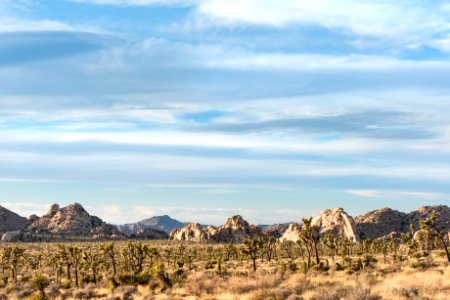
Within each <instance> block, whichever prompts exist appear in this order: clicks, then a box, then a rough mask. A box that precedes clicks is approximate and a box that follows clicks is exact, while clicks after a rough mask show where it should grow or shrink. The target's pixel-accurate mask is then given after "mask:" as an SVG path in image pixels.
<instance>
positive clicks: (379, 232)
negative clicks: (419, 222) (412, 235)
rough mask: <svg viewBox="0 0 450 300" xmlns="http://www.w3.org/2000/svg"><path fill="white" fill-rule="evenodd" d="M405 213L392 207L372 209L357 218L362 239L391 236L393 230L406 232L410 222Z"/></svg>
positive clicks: (357, 226) (357, 227)
mask: <svg viewBox="0 0 450 300" xmlns="http://www.w3.org/2000/svg"><path fill="white" fill-rule="evenodd" d="M407 219H408V218H407V215H406V214H405V213H402V212H399V211H397V210H393V209H390V208H382V209H378V210H374V211H370V212H368V213H366V214H364V215H361V216H357V217H356V218H355V223H356V229H357V230H358V232H359V234H360V237H361V239H376V238H383V237H389V235H391V234H392V233H393V232H405V231H407V230H408V228H409V223H408V220H407Z"/></svg>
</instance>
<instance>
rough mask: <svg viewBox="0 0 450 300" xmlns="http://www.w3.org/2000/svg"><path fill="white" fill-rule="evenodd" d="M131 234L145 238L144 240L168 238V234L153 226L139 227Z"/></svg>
mask: <svg viewBox="0 0 450 300" xmlns="http://www.w3.org/2000/svg"><path fill="white" fill-rule="evenodd" d="M132 236H133V237H136V238H138V239H146V240H167V239H168V238H169V235H168V234H167V232H165V231H164V230H158V229H153V228H145V229H141V230H139V231H138V232H137V233H136V234H134V235H132Z"/></svg>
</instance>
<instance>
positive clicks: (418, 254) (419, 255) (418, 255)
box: [412, 251, 430, 258]
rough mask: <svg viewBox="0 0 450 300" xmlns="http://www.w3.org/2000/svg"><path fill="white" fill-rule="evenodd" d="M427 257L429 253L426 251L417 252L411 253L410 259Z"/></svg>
mask: <svg viewBox="0 0 450 300" xmlns="http://www.w3.org/2000/svg"><path fill="white" fill-rule="evenodd" d="M429 255H430V253H428V251H417V252H414V253H413V255H412V257H414V258H423V257H427V256H429Z"/></svg>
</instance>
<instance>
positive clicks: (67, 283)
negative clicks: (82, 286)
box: [61, 279, 72, 290]
mask: <svg viewBox="0 0 450 300" xmlns="http://www.w3.org/2000/svg"><path fill="white" fill-rule="evenodd" d="M61 287H62V288H63V289H66V290H68V289H70V288H71V287H72V281H70V280H68V279H67V280H63V282H62V283H61Z"/></svg>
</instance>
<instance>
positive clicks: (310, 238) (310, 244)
mask: <svg viewBox="0 0 450 300" xmlns="http://www.w3.org/2000/svg"><path fill="white" fill-rule="evenodd" d="M311 223H312V218H311V217H310V218H308V219H306V218H304V219H302V231H301V232H300V240H301V241H302V242H303V245H304V246H305V248H306V251H307V252H308V267H309V266H310V263H311V254H312V253H314V256H315V258H316V264H319V262H320V259H319V251H318V250H317V239H316V230H317V228H316V227H315V226H312V224H311Z"/></svg>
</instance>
